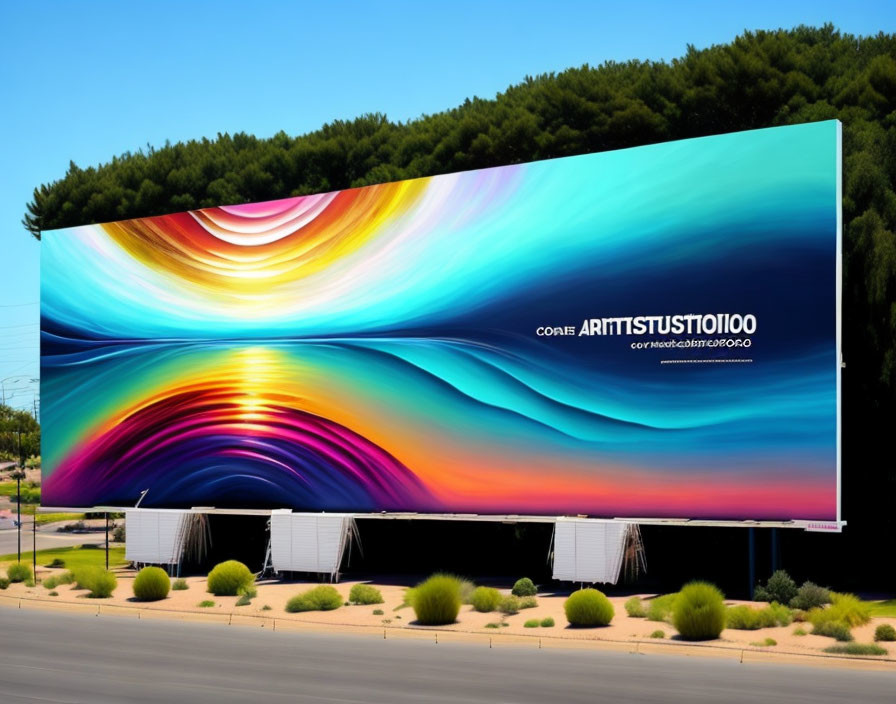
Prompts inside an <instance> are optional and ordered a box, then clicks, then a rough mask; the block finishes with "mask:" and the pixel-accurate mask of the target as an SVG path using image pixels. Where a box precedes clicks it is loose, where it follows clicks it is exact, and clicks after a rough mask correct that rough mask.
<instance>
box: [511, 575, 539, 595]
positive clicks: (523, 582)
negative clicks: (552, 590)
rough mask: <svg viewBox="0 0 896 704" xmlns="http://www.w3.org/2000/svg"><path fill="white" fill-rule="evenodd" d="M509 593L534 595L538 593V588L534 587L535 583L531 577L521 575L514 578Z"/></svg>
mask: <svg viewBox="0 0 896 704" xmlns="http://www.w3.org/2000/svg"><path fill="white" fill-rule="evenodd" d="M510 593H511V594H512V595H513V596H535V595H536V594H537V593H538V590H537V589H536V588H535V583H534V582H533V581H532V580H531V579H529V578H528V577H522V578H521V579H518V580H516V582H515V583H514V585H513V589H511V590H510Z"/></svg>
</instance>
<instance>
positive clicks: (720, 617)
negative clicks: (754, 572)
mask: <svg viewBox="0 0 896 704" xmlns="http://www.w3.org/2000/svg"><path fill="white" fill-rule="evenodd" d="M724 599H725V597H724V596H723V595H722V592H720V591H719V590H718V588H717V587H716V586H715V585H712V584H709V583H708V582H691V583H690V584H687V585H685V586H684V588H683V589H682V590H681V591H680V592H679V594H678V598H677V599H676V600H675V605H674V607H673V608H672V624H673V625H674V626H675V628H676V630H677V631H678V633H679V634H680V635H681V637H682V638H684V639H685V640H712V639H714V638H718V637H719V634H720V633H721V632H722V629H723V628H725V601H724Z"/></svg>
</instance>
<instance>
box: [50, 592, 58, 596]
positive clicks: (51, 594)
mask: <svg viewBox="0 0 896 704" xmlns="http://www.w3.org/2000/svg"><path fill="white" fill-rule="evenodd" d="M47 596H59V592H56V591H53V592H50V593H49V594H47Z"/></svg>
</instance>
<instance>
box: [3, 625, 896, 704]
mask: <svg viewBox="0 0 896 704" xmlns="http://www.w3.org/2000/svg"><path fill="white" fill-rule="evenodd" d="M0 699H2V701H3V702H4V703H5V704H12V703H13V702H90V704H101V703H103V702H110V703H111V702H114V703H115V704H121V703H122V702H215V704H222V703H225V702H352V703H353V702H374V703H376V702H383V703H389V704H393V703H395V704H399V703H402V702H414V703H416V702H466V703H469V704H476V703H477V702H482V703H483V704H485V703H488V704H496V703H499V702H537V703H538V704H546V703H547V704H551V703H552V702H562V703H563V704H572V703H575V702H587V703H588V704H594V703H595V702H613V703H614V704H616V703H620V704H624V703H627V702H663V703H664V704H668V703H670V702H686V703H687V704H699V703H701V702H712V703H713V704H718V703H719V702H722V703H724V704H740V703H741V702H761V703H762V704H770V703H772V702H773V703H775V704H779V703H783V704H786V703H788V702H800V703H804V704H809V703H811V704H824V703H826V702H836V703H837V704H842V703H843V702H847V701H854V702H863V704H872V703H875V702H887V704H893V702H894V699H896V674H893V673H885V672H884V673H881V672H867V671H858V670H841V669H823V668H803V667H795V666H787V665H760V664H744V665H741V664H738V663H737V662H734V661H727V660H716V659H711V658H707V659H704V658H697V657H693V658H689V657H679V656H663V655H630V654H627V653H613V652H599V651H579V650H562V649H553V648H551V649H547V648H546V649H544V650H537V649H522V648H517V647H511V646H503V647H495V648H494V649H491V650H490V649H489V648H487V647H485V646H484V645H480V644H457V643H441V644H435V643H433V642H423V641H417V640H409V639H407V640H406V639H394V640H382V639H380V638H378V637H374V636H344V635H338V636H337V635H328V634H307V633H290V632H282V633H277V632H272V631H268V630H262V629H252V628H245V627H238V626H232V627H229V626H225V625H218V624H202V623H180V622H172V621H132V620H126V619H123V618H118V617H114V616H99V617H95V616H86V615H81V614H62V613H53V612H42V611H30V610H21V611H20V610H17V609H9V608H0Z"/></svg>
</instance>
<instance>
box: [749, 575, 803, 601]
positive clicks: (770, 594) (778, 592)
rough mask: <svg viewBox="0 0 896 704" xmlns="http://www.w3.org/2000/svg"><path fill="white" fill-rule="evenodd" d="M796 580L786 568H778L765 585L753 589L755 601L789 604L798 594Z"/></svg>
mask: <svg viewBox="0 0 896 704" xmlns="http://www.w3.org/2000/svg"><path fill="white" fill-rule="evenodd" d="M797 591H798V590H797V588H796V582H794V581H793V580H792V579H791V578H790V575H789V574H787V572H785V571H784V570H778V571H777V572H775V573H774V574H773V575H772V576H771V577H769V578H768V582H766V584H765V586H764V587H756V589H755V590H754V591H753V600H754V601H777V602H778V603H779V604H789V603H790V600H791V599H793V598H794V597H795V596H796V595H797Z"/></svg>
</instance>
